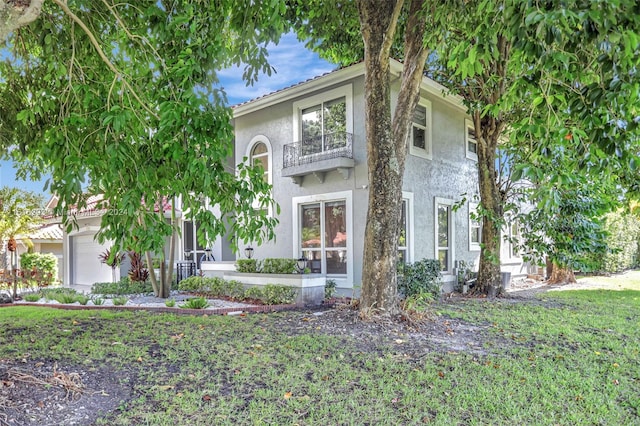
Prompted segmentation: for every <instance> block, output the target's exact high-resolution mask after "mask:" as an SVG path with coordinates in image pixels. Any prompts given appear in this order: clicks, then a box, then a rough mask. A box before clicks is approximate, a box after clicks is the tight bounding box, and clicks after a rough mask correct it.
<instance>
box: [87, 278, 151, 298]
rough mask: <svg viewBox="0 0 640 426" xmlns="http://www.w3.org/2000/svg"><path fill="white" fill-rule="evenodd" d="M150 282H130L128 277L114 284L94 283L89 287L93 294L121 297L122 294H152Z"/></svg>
mask: <svg viewBox="0 0 640 426" xmlns="http://www.w3.org/2000/svg"><path fill="white" fill-rule="evenodd" d="M152 292H153V287H152V286H151V283H150V282H148V281H147V282H143V281H131V280H130V279H129V278H128V277H124V278H122V279H121V280H120V281H118V282H115V283H95V284H94V285H93V286H92V287H91V293H93V294H105V295H123V294H147V293H152Z"/></svg>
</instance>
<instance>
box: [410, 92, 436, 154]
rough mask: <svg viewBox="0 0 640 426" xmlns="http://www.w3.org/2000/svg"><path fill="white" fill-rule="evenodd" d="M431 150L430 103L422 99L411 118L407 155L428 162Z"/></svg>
mask: <svg viewBox="0 0 640 426" xmlns="http://www.w3.org/2000/svg"><path fill="white" fill-rule="evenodd" d="M431 148H432V147H431V102H429V101H427V100H424V99H422V100H420V103H419V104H418V105H416V109H415V110H414V112H413V116H412V118H411V127H410V128H409V153H410V154H411V155H415V156H417V157H422V158H426V159H429V160H430V159H431V158H432V151H431Z"/></svg>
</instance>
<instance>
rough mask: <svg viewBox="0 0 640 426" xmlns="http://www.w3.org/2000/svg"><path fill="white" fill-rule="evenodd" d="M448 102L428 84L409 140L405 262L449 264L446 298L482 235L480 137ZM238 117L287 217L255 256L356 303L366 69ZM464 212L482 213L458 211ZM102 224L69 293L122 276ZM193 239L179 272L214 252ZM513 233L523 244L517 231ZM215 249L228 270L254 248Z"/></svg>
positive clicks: (273, 97)
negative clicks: (322, 282)
mask: <svg viewBox="0 0 640 426" xmlns="http://www.w3.org/2000/svg"><path fill="white" fill-rule="evenodd" d="M391 68H392V74H393V76H394V77H393V78H392V107H393V106H394V105H393V104H395V102H396V99H397V93H398V90H399V86H400V81H399V80H400V74H401V68H402V64H401V63H400V62H398V61H395V60H393V61H392V62H391ZM445 91H446V90H445V88H444V87H442V86H441V85H439V84H437V83H435V82H434V81H433V80H430V79H428V78H426V77H425V78H423V81H422V84H421V88H420V100H419V104H418V106H417V109H416V111H415V113H414V115H413V121H412V124H411V129H410V132H409V137H408V140H407V144H408V146H409V149H408V156H407V161H406V171H405V177H404V184H403V199H404V203H403V221H402V227H403V230H402V236H401V239H400V241H399V249H398V256H399V258H400V259H401V260H402V261H404V262H415V261H417V260H420V259H424V258H432V259H433V258H436V259H439V260H440V261H441V263H442V269H443V276H444V281H445V290H451V289H452V288H453V284H454V282H455V280H456V277H455V268H456V265H457V262H458V261H460V260H464V261H473V262H475V263H476V265H477V262H478V259H479V254H480V237H481V232H480V225H479V224H478V223H476V222H475V221H473V220H471V216H470V213H471V212H472V211H474V209H475V208H476V206H477V204H474V202H473V200H474V199H475V200H476V201H477V199H476V198H474V195H476V194H477V193H478V183H477V181H478V178H477V156H476V141H475V139H474V131H473V125H472V123H471V122H470V121H469V120H468V116H467V115H466V113H465V111H466V108H465V107H464V105H463V104H462V102H461V100H460V99H459V98H457V97H455V96H451V95H449V96H446V95H445V94H444V93H445ZM233 116H234V123H233V124H234V128H235V158H234V159H233V161H234V162H235V164H238V163H241V162H243V161H251V162H253V163H260V164H262V166H263V168H264V170H265V179H267V180H268V181H269V182H270V183H271V184H272V185H273V194H272V195H273V197H274V199H275V200H276V202H277V203H278V205H279V206H280V214H278V219H279V225H278V226H277V228H276V235H277V239H276V240H275V241H272V242H269V243H265V244H263V245H260V246H258V245H256V244H255V242H252V241H246V242H245V244H246V246H252V247H253V248H254V250H253V256H254V257H255V258H267V257H271V258H274V257H287V258H292V257H293V258H300V257H301V256H304V257H306V258H307V259H308V260H309V261H308V267H309V268H310V269H311V272H313V273H321V274H324V275H326V277H327V278H331V279H334V280H335V281H336V282H337V284H338V289H339V290H340V291H341V293H342V294H347V295H350V294H351V291H352V289H357V288H358V286H359V285H360V283H361V277H362V253H363V244H364V229H365V223H366V215H367V204H368V197H369V190H368V188H369V182H368V173H367V152H366V143H365V142H366V139H365V107H364V64H363V63H360V64H356V65H352V66H349V67H346V68H342V69H339V70H337V71H334V72H331V73H328V74H325V75H323V76H320V77H317V78H314V79H311V80H308V81H305V82H303V83H300V84H297V85H294V86H291V87H289V88H286V89H282V90H279V91H277V92H274V93H271V94H269V95H265V96H262V97H260V98H257V99H254V100H252V101H249V102H246V103H243V104H240V105H237V106H236V107H235V108H234V114H233ZM462 200H471V201H465V202H464V203H463V204H462V205H461V206H460V207H459V208H454V206H456V205H458V204H461V201H462ZM276 211H277V209H275V208H272V209H270V211H269V212H268V213H269V214H276ZM179 220H183V218H182V217H180V218H179ZM90 221H93V222H90ZM98 223H99V217H90V218H84V219H83V220H82V225H83V227H81V229H79V230H76V231H74V233H73V234H70V235H68V236H66V238H65V241H66V243H67V244H66V246H67V247H68V249H67V251H66V252H65V257H66V258H67V259H68V262H67V266H68V268H66V272H65V282H67V283H70V284H72V285H73V284H78V283H80V284H85V285H86V284H91V283H90V281H106V280H108V278H109V274H110V271H109V270H108V268H107V267H106V266H105V265H99V262H98V259H97V255H98V253H99V252H100V251H103V250H104V249H105V248H106V247H107V246H106V245H105V246H99V245H97V243H95V241H94V240H93V237H94V235H95V232H96V231H97V229H98V226H97V225H98ZM181 227H182V236H181V238H180V240H179V243H178V250H177V253H176V254H177V258H178V261H184V260H192V261H195V262H197V267H198V268H200V260H201V259H202V256H203V255H204V253H205V249H207V247H201V246H200V245H199V244H198V242H197V240H196V232H197V228H198V225H197V223H194V222H192V221H186V220H184V221H183V223H182V224H181ZM505 232H506V233H508V234H512V233H516V232H517V227H516V226H509V227H508V229H506V230H505ZM208 248H210V249H211V250H212V253H213V256H214V257H215V259H216V260H217V261H227V262H231V264H227V267H228V266H231V267H232V266H233V265H232V263H233V261H234V260H235V259H236V256H237V257H243V255H244V250H243V247H241V249H240V252H239V253H238V254H237V255H236V254H234V253H233V252H232V251H231V250H230V249H229V244H228V242H227V241H223V239H222V238H218V239H217V240H216V242H215V243H214V244H213V245H212V247H208ZM74 253H75V254H76V256H74V255H73V254H74ZM89 260H90V261H91V262H89ZM89 265H90V266H89ZM84 269H86V271H82V270H84ZM502 269H503V271H507V272H511V274H512V276H516V275H518V274H524V273H526V269H525V267H524V265H523V263H522V260H521V259H520V258H519V257H518V255H517V253H515V252H514V250H513V248H512V247H511V246H510V245H509V243H508V242H504V243H503V249H502ZM98 270H100V274H97V271H98ZM98 275H99V276H98Z"/></svg>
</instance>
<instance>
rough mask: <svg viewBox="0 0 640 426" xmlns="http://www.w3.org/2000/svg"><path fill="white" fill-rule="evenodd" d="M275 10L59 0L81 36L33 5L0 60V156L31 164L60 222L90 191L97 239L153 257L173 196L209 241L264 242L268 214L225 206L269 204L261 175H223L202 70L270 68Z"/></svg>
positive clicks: (209, 79)
mask: <svg viewBox="0 0 640 426" xmlns="http://www.w3.org/2000/svg"><path fill="white" fill-rule="evenodd" d="M283 6H284V3H283V2H282V1H279V0H271V1H263V2H253V1H249V0H246V1H231V0H223V1H218V2H209V3H207V2H205V3H199V4H198V5H195V4H193V2H190V1H186V0H184V1H182V0H181V1H176V2H172V3H171V5H167V4H163V3H158V2H155V1H152V0H141V1H136V2H133V3H131V2H124V3H123V2H120V3H113V2H111V1H110V0H107V1H106V2H94V1H87V0H79V1H76V2H70V3H69V5H68V7H69V8H70V10H71V12H72V13H73V14H75V15H76V16H77V18H78V19H80V20H81V21H82V22H83V23H84V24H86V27H87V28H88V29H89V30H88V31H90V33H87V32H86V31H85V30H84V29H83V28H81V27H80V26H79V25H78V24H77V23H75V22H73V21H72V20H71V19H70V16H67V15H66V14H65V13H62V11H61V10H60V9H59V8H58V6H57V5H55V4H53V3H51V2H47V3H45V5H44V7H43V9H42V15H41V17H40V19H39V20H37V21H36V22H34V23H33V24H32V25H31V26H29V27H25V28H23V29H22V30H21V31H20V32H19V33H16V34H14V38H13V39H12V52H11V55H9V56H8V58H7V61H4V62H3V63H1V64H0V92H1V94H2V97H1V98H2V100H1V101H0V143H2V144H3V145H4V146H5V147H7V146H10V145H13V144H15V145H18V146H20V147H21V148H22V150H15V151H14V152H15V153H14V154H13V155H14V156H15V158H16V159H17V160H20V161H23V162H24V164H27V163H26V162H29V163H30V164H38V165H40V169H39V170H35V172H36V173H37V172H39V171H46V170H47V169H49V170H50V171H51V175H52V180H51V183H50V190H51V191H52V192H54V193H57V194H58V195H59V196H60V203H59V206H58V213H60V214H62V215H63V218H64V219H65V220H69V222H68V223H69V224H71V221H72V217H71V216H68V214H67V213H68V209H69V208H70V207H71V206H77V207H79V208H81V207H82V206H83V205H84V204H85V201H84V199H85V197H84V195H83V193H84V192H89V193H92V194H104V197H105V199H106V200H108V203H107V205H108V210H107V212H106V214H105V215H104V216H103V219H102V225H103V228H102V230H101V232H100V234H99V238H100V240H102V241H104V240H112V241H114V243H115V247H116V248H121V249H123V248H127V249H129V248H131V249H135V250H137V251H139V252H144V251H147V250H150V251H154V252H159V251H160V249H161V248H162V247H163V246H164V244H165V241H166V237H167V236H169V235H171V234H172V233H173V232H174V231H175V229H174V228H173V226H171V225H170V224H168V223H167V222H166V221H165V218H164V215H163V212H162V208H160V209H158V207H160V206H162V205H163V204H164V205H166V204H172V203H175V199H176V198H177V197H180V198H181V199H182V203H183V204H184V206H185V209H184V210H183V213H184V214H185V215H189V216H190V217H197V218H198V220H200V221H201V222H202V227H201V230H202V232H203V235H204V234H205V233H206V235H207V238H208V239H209V240H213V239H214V238H216V236H218V235H224V234H227V233H231V234H233V233H234V232H236V228H237V229H238V230H239V231H240V232H241V233H242V235H243V237H246V238H248V239H252V240H254V241H255V240H257V239H259V238H267V237H270V236H272V235H273V234H272V231H269V229H268V228H269V227H270V226H273V224H274V223H275V222H274V220H273V219H270V218H265V217H262V216H260V215H253V214H252V213H253V208H252V206H251V203H249V202H237V200H238V199H254V198H256V197H258V198H259V199H260V200H261V204H263V205H268V204H272V203H273V202H272V200H271V199H270V196H269V194H270V191H269V188H266V187H264V184H263V183H262V178H261V177H260V178H258V176H257V174H255V173H250V172H249V171H247V172H246V174H245V175H244V176H241V177H240V178H237V177H236V175H235V171H234V170H233V167H229V165H228V159H229V157H230V156H231V155H232V152H233V149H232V146H233V145H232V144H233V131H232V128H231V124H230V123H231V112H230V110H229V109H228V108H226V107H225V106H224V105H223V104H222V102H223V100H224V98H225V97H224V94H222V96H220V94H219V93H217V92H215V88H214V86H213V84H214V83H215V81H216V69H219V68H222V67H226V66H228V65H229V64H231V63H240V62H242V63H246V64H247V79H248V80H251V81H253V80H254V79H255V78H256V76H257V72H258V71H259V70H265V69H266V70H270V68H269V67H268V64H267V63H266V50H265V49H264V46H265V45H266V44H267V43H268V42H272V41H277V40H278V38H279V36H280V34H281V32H282V31H281V30H282V29H283V28H284V27H283V25H284V24H283V21H282V19H281V18H280V17H279V15H278V14H277V13H275V14H274V11H276V10H282V7H283ZM274 17H277V19H275V18H274ZM98 49H100V50H101V51H102V52H104V57H100V56H99V55H97V54H96V51H97V50H98ZM114 70H115V72H114ZM203 200H209V203H210V206H211V209H213V207H214V206H217V207H218V208H219V210H220V214H218V216H216V215H214V214H213V213H212V211H210V210H208V209H205V208H204V207H203V206H202V202H203ZM230 217H236V218H239V219H241V220H239V222H238V223H237V224H236V223H235V222H233V221H229V220H228V219H229V218H230Z"/></svg>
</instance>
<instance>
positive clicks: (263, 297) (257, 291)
mask: <svg viewBox="0 0 640 426" xmlns="http://www.w3.org/2000/svg"><path fill="white" fill-rule="evenodd" d="M297 294H298V291H297V290H296V289H295V288H292V287H287V286H284V285H277V284H267V285H265V286H263V287H260V286H255V287H250V288H248V289H247V290H245V292H244V296H245V297H246V298H247V299H257V300H260V301H261V302H263V303H265V304H267V305H284V304H289V303H293V302H295V300H296V295H297Z"/></svg>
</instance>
